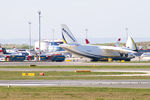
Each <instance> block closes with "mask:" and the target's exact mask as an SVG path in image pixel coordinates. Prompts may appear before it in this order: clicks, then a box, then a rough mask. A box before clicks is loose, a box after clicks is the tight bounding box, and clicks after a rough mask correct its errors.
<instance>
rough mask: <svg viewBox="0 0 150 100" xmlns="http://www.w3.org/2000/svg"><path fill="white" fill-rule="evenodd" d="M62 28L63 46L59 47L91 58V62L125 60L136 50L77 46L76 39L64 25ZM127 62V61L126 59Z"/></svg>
mask: <svg viewBox="0 0 150 100" xmlns="http://www.w3.org/2000/svg"><path fill="white" fill-rule="evenodd" d="M61 26H62V38H63V42H64V44H62V45H61V47H62V48H64V49H65V50H66V51H68V52H71V53H73V54H76V55H79V56H84V57H88V58H91V59H92V60H93V61H98V60H100V59H102V58H112V59H114V60H117V59H118V60H122V59H124V60H126V58H127V57H129V56H130V55H132V54H133V53H136V51H137V48H136V46H135V48H131V49H130V48H125V47H114V46H96V45H90V44H79V43H78V42H77V40H76V38H75V37H74V36H73V34H72V33H71V31H70V30H69V28H68V27H67V26H66V25H64V24H63V25H61ZM128 60H129V59H128Z"/></svg>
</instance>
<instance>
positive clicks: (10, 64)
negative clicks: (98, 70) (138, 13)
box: [0, 62, 150, 66]
mask: <svg viewBox="0 0 150 100" xmlns="http://www.w3.org/2000/svg"><path fill="white" fill-rule="evenodd" d="M29 65H37V66H77V65H78V66H96V65H122V66H128V65H130V66H134V65H136V66H138V65H150V63H113V62H112V63H103V62H96V63H92V62H89V63H88V62H0V66H29Z"/></svg>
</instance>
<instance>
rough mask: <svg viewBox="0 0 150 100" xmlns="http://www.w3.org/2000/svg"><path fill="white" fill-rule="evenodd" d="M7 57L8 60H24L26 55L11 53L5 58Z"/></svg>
mask: <svg viewBox="0 0 150 100" xmlns="http://www.w3.org/2000/svg"><path fill="white" fill-rule="evenodd" d="M8 58H9V61H24V60H25V59H26V56H22V55H11V56H7V57H6V59H8Z"/></svg>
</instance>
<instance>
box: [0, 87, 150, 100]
mask: <svg viewBox="0 0 150 100" xmlns="http://www.w3.org/2000/svg"><path fill="white" fill-rule="evenodd" d="M149 95H150V89H129V88H100V87H10V88H7V87H0V100H149V99H150V96H149Z"/></svg>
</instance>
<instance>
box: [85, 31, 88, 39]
mask: <svg viewBox="0 0 150 100" xmlns="http://www.w3.org/2000/svg"><path fill="white" fill-rule="evenodd" d="M87 33H88V29H87V28H86V29H85V36H86V39H87Z"/></svg>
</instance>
